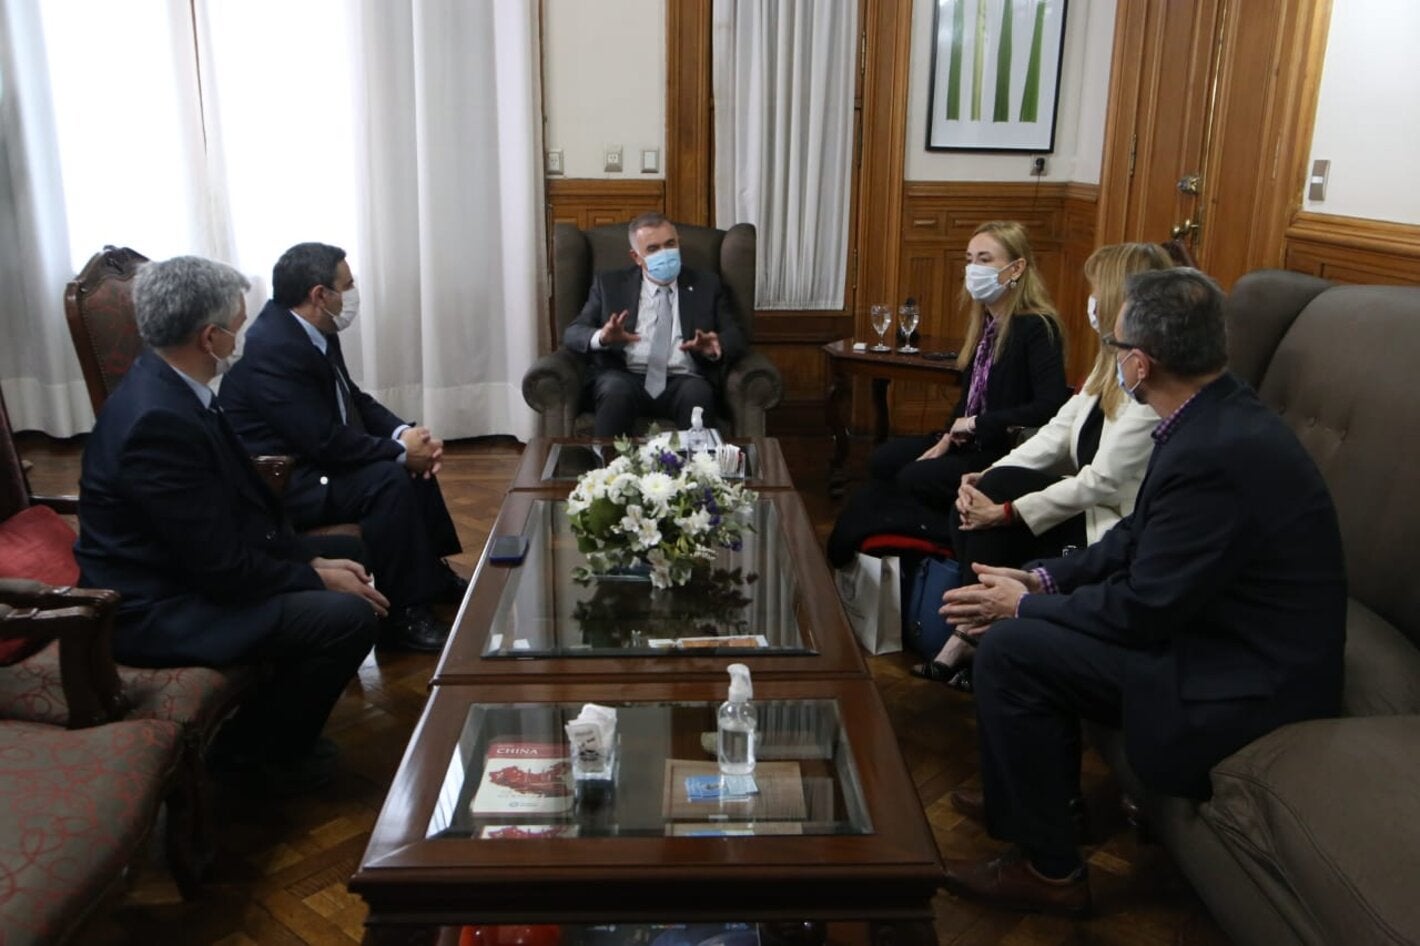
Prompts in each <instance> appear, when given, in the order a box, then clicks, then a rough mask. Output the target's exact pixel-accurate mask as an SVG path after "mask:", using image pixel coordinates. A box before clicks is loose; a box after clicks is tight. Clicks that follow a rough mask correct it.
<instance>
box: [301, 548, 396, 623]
mask: <svg viewBox="0 0 1420 946" xmlns="http://www.w3.org/2000/svg"><path fill="white" fill-rule="evenodd" d="M311 567H312V568H314V569H315V570H316V575H318V576H319V577H320V580H321V583H322V584H324V585H325V587H326V588H327V589H329V590H330V591H341V592H344V593H345V594H350V595H354V596H355V597H357V598H364V599H365V600H366V601H368V602H369V603H370V607H372V608H374V609H375V613H376V614H378V615H379V616H380V617H384V616H385V615H387V614H389V613H390V603H389V599H388V598H386V597H385V596H384V595H382V594H380V593H379V592H378V591H376V590H375V580H374V579H373V578H371V577H370V573H369V572H367V571H365V566H363V565H361V564H360V563H359V562H354V561H351V560H350V559H348V558H313V559H311Z"/></svg>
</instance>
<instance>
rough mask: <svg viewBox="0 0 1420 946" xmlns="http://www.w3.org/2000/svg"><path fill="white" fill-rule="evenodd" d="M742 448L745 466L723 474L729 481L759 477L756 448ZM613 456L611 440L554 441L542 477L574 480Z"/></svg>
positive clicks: (757, 451) (748, 446)
mask: <svg viewBox="0 0 1420 946" xmlns="http://www.w3.org/2000/svg"><path fill="white" fill-rule="evenodd" d="M740 449H741V450H742V451H744V459H745V463H744V469H742V470H739V471H738V472H735V473H728V472H727V473H726V475H725V478H726V479H728V480H737V479H739V480H743V479H754V478H756V477H758V476H759V472H760V466H761V464H760V456H759V447H758V446H757V445H756V444H754V443H748V444H741V445H740ZM615 458H616V447H615V446H614V445H613V444H611V443H554V444H552V445H551V446H550V447H549V448H548V451H547V462H546V463H544V464H543V467H542V480H543V482H547V483H560V482H567V483H575V482H576V481H577V479H578V478H579V477H581V475H582V474H583V473H588V472H590V471H592V470H599V469H601V468H602V467H604V466H606V465H607V464H608V463H610V462H611V461H612V460H613V459H615Z"/></svg>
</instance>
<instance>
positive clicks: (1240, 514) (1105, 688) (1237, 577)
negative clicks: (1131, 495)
mask: <svg viewBox="0 0 1420 946" xmlns="http://www.w3.org/2000/svg"><path fill="white" fill-rule="evenodd" d="M1222 303H1223V295H1222V291H1221V290H1220V289H1219V288H1218V287H1217V285H1216V284H1215V283H1214V282H1213V281H1212V280H1211V279H1209V278H1208V277H1207V276H1204V275H1203V274H1202V273H1199V272H1198V271H1196V270H1192V269H1173V270H1162V271H1158V272H1150V273H1140V274H1138V275H1136V276H1133V277H1131V278H1130V279H1129V281H1128V283H1127V284H1126V294H1125V302H1124V308H1123V309H1122V310H1121V313H1120V317H1119V318H1120V321H1119V323H1118V325H1119V329H1118V334H1117V336H1116V337H1113V338H1106V339H1105V343H1106V344H1107V345H1111V346H1112V347H1113V348H1114V349H1115V357H1116V362H1117V366H1118V368H1117V377H1118V381H1119V384H1120V385H1121V386H1122V387H1123V388H1124V389H1125V390H1126V391H1128V392H1129V394H1130V395H1131V396H1133V397H1134V398H1135V399H1136V400H1138V401H1140V402H1141V403H1145V404H1148V405H1149V406H1150V407H1151V408H1153V409H1154V410H1155V411H1156V412H1157V413H1158V415H1159V416H1160V417H1161V418H1163V421H1162V422H1161V423H1160V424H1159V426H1158V428H1157V430H1156V431H1155V433H1154V435H1153V436H1154V441H1155V447H1154V452H1153V455H1152V457H1151V459H1150V461H1149V467H1148V471H1147V473H1146V474H1145V479H1144V482H1143V484H1142V485H1141V486H1140V489H1139V497H1138V501H1137V503H1136V505H1135V507H1134V512H1133V514H1132V515H1130V516H1129V517H1127V518H1126V519H1124V520H1122V521H1120V522H1119V523H1118V524H1117V525H1116V526H1115V527H1114V528H1113V529H1111V530H1110V531H1109V532H1107V533H1106V534H1105V535H1104V537H1103V538H1102V539H1101V540H1100V541H1099V542H1097V543H1096V544H1095V545H1093V546H1091V547H1090V548H1089V549H1088V550H1086V551H1084V552H1081V553H1079V554H1076V555H1073V556H1070V557H1069V558H1054V559H1049V560H1047V561H1044V562H1041V563H1038V565H1036V566H1035V567H1032V566H1029V565H1028V566H1027V568H1026V570H1017V569H1004V568H987V567H983V566H980V565H978V566H976V571H977V574H978V575H979V576H980V578H981V583H980V584H978V585H973V586H971V587H967V588H959V589H957V590H955V591H951V592H948V593H947V595H946V601H947V604H946V607H945V608H943V613H944V614H945V615H946V616H947V617H948V618H950V619H951V620H953V621H954V622H956V623H957V624H958V625H959V626H960V625H966V626H968V627H970V628H973V632H980V633H981V638H980V645H979V649H978V653H977V656H976V671H975V691H976V702H977V717H978V721H979V729H980V731H979V736H980V741H981V768H982V795H981V797H974V796H971V795H969V794H966V793H954V797H953V803H954V804H956V805H957V807H958V808H959V810H962V811H963V812H964V813H967V814H970V815H973V816H984V818H985V821H986V825H987V828H988V830H989V831H990V832H991V834H992V835H993V836H994V837H997V838H1000V839H1002V840H1006V841H1010V842H1013V844H1014V845H1015V847H1014V848H1013V849H1012V850H1010V851H1008V852H1007V853H1006V854H1004V855H1001V856H998V857H995V858H991V859H989V860H986V861H952V862H949V864H948V866H947V874H948V878H949V882H950V885H951V886H952V887H953V888H955V889H956V890H958V891H959V892H962V893H964V894H967V895H969V896H975V897H977V898H980V899H984V900H988V901H991V902H995V903H997V904H1000V905H1005V906H1012V907H1016V908H1022V909H1043V910H1054V911H1059V912H1065V913H1080V912H1084V911H1086V910H1088V909H1089V905H1090V897H1089V886H1088V884H1087V882H1086V879H1085V871H1084V865H1083V864H1082V862H1081V861H1080V857H1079V854H1078V852H1077V850H1076V848H1075V838H1074V825H1073V824H1072V819H1071V816H1070V803H1071V798H1072V797H1073V796H1074V795H1075V794H1076V793H1077V792H1078V775H1079V756H1078V753H1079V742H1078V738H1077V735H1076V734H1077V733H1078V727H1079V725H1080V721H1081V720H1082V719H1085V720H1091V721H1094V722H1098V723H1103V724H1105V725H1108V726H1111V727H1115V728H1122V729H1123V732H1124V742H1125V749H1126V752H1127V754H1128V757H1129V762H1130V766H1131V768H1133V770H1134V771H1135V773H1136V774H1137V775H1138V776H1139V778H1140V779H1142V780H1143V782H1144V784H1145V786H1147V787H1148V788H1149V789H1151V790H1153V791H1156V792H1160V793H1163V794H1168V795H1177V796H1184V797H1190V798H1196V799H1202V798H1207V797H1208V795H1209V794H1210V785H1209V779H1208V773H1209V771H1210V770H1211V769H1212V767H1213V766H1214V765H1215V764H1217V763H1218V762H1219V761H1221V760H1222V759H1223V758H1225V757H1226V756H1228V755H1230V754H1232V753H1233V752H1235V751H1237V750H1238V749H1241V748H1242V747H1243V746H1245V745H1247V744H1248V743H1250V742H1252V741H1253V740H1255V739H1257V738H1259V737H1260V736H1263V735H1265V734H1266V733H1268V732H1271V731H1272V730H1274V729H1276V728H1277V727H1279V726H1283V725H1285V724H1287V723H1291V722H1296V721H1299V720H1305V719H1314V718H1319V717H1328V716H1335V715H1336V714H1337V713H1338V712H1339V711H1340V702H1341V676H1342V650H1343V647H1344V644H1345V621H1346V574H1345V563H1344V560H1343V557H1342V550H1341V535H1340V530H1339V528H1338V525H1337V520H1336V510H1335V508H1334V507H1333V506H1332V502H1331V495H1330V493H1329V492H1328V491H1327V488H1326V483H1325V482H1324V481H1323V480H1322V477H1321V474H1320V472H1319V471H1318V470H1317V468H1316V465H1315V464H1314V463H1313V462H1312V460H1311V457H1310V455H1308V453H1307V452H1306V450H1305V449H1303V447H1302V445H1301V444H1300V443H1299V442H1298V441H1297V438H1296V437H1295V436H1294V435H1293V434H1292V432H1291V430H1289V429H1288V428H1287V426H1286V425H1285V424H1284V423H1283V421H1282V419H1281V418H1280V417H1278V416H1277V415H1276V414H1274V413H1273V412H1272V411H1271V410H1269V409H1268V408H1267V407H1266V406H1265V405H1264V404H1263V403H1262V402H1261V401H1260V400H1258V398H1257V396H1256V395H1255V394H1254V393H1253V391H1252V390H1251V389H1250V388H1248V387H1247V386H1246V385H1244V384H1243V383H1242V382H1240V381H1238V380H1237V379H1236V378H1234V377H1233V376H1232V375H1231V374H1229V373H1228V372H1227V370H1226V350H1225V335H1224V323H1223V311H1222ZM983 628H985V630H984V631H982V629H983Z"/></svg>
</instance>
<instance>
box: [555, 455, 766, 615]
mask: <svg viewBox="0 0 1420 946" xmlns="http://www.w3.org/2000/svg"><path fill="white" fill-rule="evenodd" d="M674 438H675V435H674V434H658V435H656V436H653V437H651V438H650V439H649V440H647V441H646V442H645V443H643V444H639V445H633V444H632V443H631V442H630V441H628V440H624V439H621V440H617V441H616V442H615V443H616V452H617V456H616V457H615V458H614V459H613V460H612V461H611V462H610V463H608V464H607V465H606V466H605V467H602V468H601V469H597V470H591V471H589V472H587V473H584V474H582V476H581V478H580V479H578V480H577V486H576V488H575V489H573V490H572V495H571V496H569V497H568V499H567V516H568V519H569V520H570V523H571V526H572V534H573V535H575V536H576V537H577V548H578V550H579V551H581V552H582V554H584V555H585V556H586V557H587V566H586V567H579V568H578V569H577V572H576V576H575V577H577V578H578V579H579V580H583V581H586V580H589V579H590V578H591V577H592V576H593V575H596V574H613V573H616V572H621V571H626V570H630V569H634V568H637V567H639V566H643V565H644V566H645V567H648V568H649V570H650V575H651V584H652V585H653V586H655V587H657V588H671V587H678V586H680V585H684V584H685V583H686V582H688V581H690V578H691V575H692V574H693V573H694V571H695V569H696V567H697V566H708V565H709V563H711V562H713V561H714V559H715V550H716V549H717V548H728V549H738V548H739V547H740V543H741V541H742V540H741V537H742V536H743V535H744V533H745V532H746V531H747V530H749V529H750V528H751V526H750V514H751V512H752V510H753V509H754V504H755V501H756V500H757V499H758V496H756V495H755V493H754V492H753V491H751V490H748V489H745V488H744V487H743V486H742V485H740V484H739V483H732V482H729V481H727V480H726V479H725V477H724V476H723V475H722V474H721V472H720V463H719V461H718V460H717V459H716V457H715V455H714V454H712V453H709V452H707V451H702V452H698V453H693V454H691V455H689V456H683V455H681V454H679V453H677V452H676V450H675V439H674Z"/></svg>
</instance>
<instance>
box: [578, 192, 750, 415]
mask: <svg viewBox="0 0 1420 946" xmlns="http://www.w3.org/2000/svg"><path fill="white" fill-rule="evenodd" d="M627 235H628V237H629V238H630V240H631V259H632V261H633V262H634V263H635V264H636V265H634V266H628V267H626V268H625V269H617V270H611V271H609V272H604V273H598V274H597V275H596V276H595V277H594V278H593V280H592V291H591V294H590V295H589V296H588V298H587V304H586V305H584V306H583V307H582V311H581V312H580V313H579V314H578V315H577V317H576V318H575V319H573V320H572V324H570V325H568V326H567V331H566V332H564V333H563V336H562V343H563V345H565V346H566V347H567V349H568V350H569V351H573V352H577V353H578V354H581V355H584V356H587V357H588V358H589V359H590V362H591V367H592V378H591V382H590V387H591V395H592V400H593V403H594V404H595V406H596V427H595V433H596V435H597V436H598V437H615V436H621V435H624V434H630V433H632V432H633V430H634V428H635V426H636V420H637V418H639V417H647V416H660V417H668V418H670V419H672V420H673V421H675V423H676V426H677V427H678V428H680V429H681V430H684V429H686V428H688V427H690V422H691V414H692V412H693V411H694V409H695V408H696V407H700V408H702V409H703V410H704V423H705V426H706V427H713V426H714V425H715V397H716V392H717V390H718V388H719V380H720V378H721V377H722V376H723V373H724V369H725V368H726V367H727V366H728V365H731V364H733V363H734V362H735V361H736V360H738V359H739V357H740V356H741V355H743V354H744V350H745V341H744V334H743V333H742V332H741V331H740V329H739V326H738V325H737V324H736V323H735V317H734V313H733V312H731V311H730V301H729V298H728V297H727V296H726V295H725V292H724V289H723V288H722V287H721V285H720V280H719V278H718V277H717V276H715V275H714V274H713V273H702V272H699V271H697V270H693V269H686V268H683V267H682V266H681V264H680V238H679V237H678V235H677V234H676V228H675V224H673V223H671V222H670V221H669V220H667V219H666V218H665V217H664V216H663V215H662V214H659V213H647V214H642V215H641V216H639V217H637V218H636V219H635V220H633V221H631V223H630V225H629V226H628V227H627Z"/></svg>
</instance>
